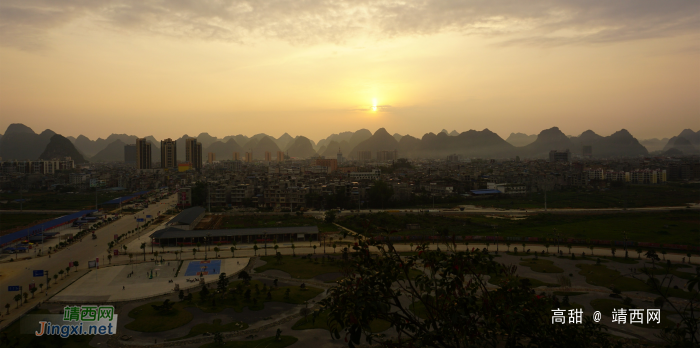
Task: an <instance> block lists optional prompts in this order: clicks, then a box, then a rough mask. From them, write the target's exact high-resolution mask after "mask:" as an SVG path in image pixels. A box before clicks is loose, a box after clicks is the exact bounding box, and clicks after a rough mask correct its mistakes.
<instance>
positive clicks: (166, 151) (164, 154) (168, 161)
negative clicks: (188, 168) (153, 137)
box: [160, 138, 177, 168]
mask: <svg viewBox="0 0 700 348" xmlns="http://www.w3.org/2000/svg"><path fill="white" fill-rule="evenodd" d="M160 167H161V168H177V144H176V143H175V141H174V140H172V139H170V138H168V139H165V140H161V141H160Z"/></svg>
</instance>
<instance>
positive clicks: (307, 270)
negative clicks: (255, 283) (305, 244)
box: [255, 255, 342, 279]
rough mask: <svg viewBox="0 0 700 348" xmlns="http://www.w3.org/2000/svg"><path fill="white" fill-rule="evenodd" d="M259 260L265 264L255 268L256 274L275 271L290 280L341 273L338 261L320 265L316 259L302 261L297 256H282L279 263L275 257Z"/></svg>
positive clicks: (264, 257)
mask: <svg viewBox="0 0 700 348" xmlns="http://www.w3.org/2000/svg"><path fill="white" fill-rule="evenodd" d="M260 259H262V260H263V261H265V262H267V263H266V264H265V265H263V266H260V267H256V268H255V271H256V272H258V273H260V272H264V271H267V270H270V269H276V270H280V271H283V272H287V273H289V275H290V276H291V277H292V278H297V279H311V278H313V277H316V276H319V275H321V274H326V273H337V272H342V271H341V268H340V265H339V261H326V262H324V263H321V262H319V261H317V260H316V259H308V258H306V259H302V258H301V257H299V256H297V257H293V256H289V255H284V256H282V259H281V261H280V262H277V259H276V258H275V256H261V257H260Z"/></svg>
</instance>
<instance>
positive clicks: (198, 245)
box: [197, 243, 202, 251]
mask: <svg viewBox="0 0 700 348" xmlns="http://www.w3.org/2000/svg"><path fill="white" fill-rule="evenodd" d="M201 246H202V243H197V251H199V247H201Z"/></svg>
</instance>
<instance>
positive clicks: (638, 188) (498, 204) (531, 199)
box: [466, 183, 700, 209]
mask: <svg viewBox="0 0 700 348" xmlns="http://www.w3.org/2000/svg"><path fill="white" fill-rule="evenodd" d="M698 197H700V185H698V184H676V183H668V184H666V185H629V186H628V187H627V188H626V189H624V188H622V187H614V188H610V189H608V190H606V191H583V190H581V191H575V190H572V191H552V192H547V207H548V208H551V209H566V208H618V207H619V208H622V207H624V206H625V201H626V202H627V207H628V208H642V207H664V206H669V207H673V206H681V207H682V206H685V205H686V204H687V203H697V202H698ZM466 204H474V205H479V206H484V207H494V208H503V209H533V208H544V193H528V194H527V196H525V197H503V198H501V197H494V198H491V199H482V200H475V201H472V203H466Z"/></svg>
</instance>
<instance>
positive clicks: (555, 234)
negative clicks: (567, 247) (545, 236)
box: [554, 228, 559, 254]
mask: <svg viewBox="0 0 700 348" xmlns="http://www.w3.org/2000/svg"><path fill="white" fill-rule="evenodd" d="M554 236H555V237H556V238H557V254H559V232H557V229H556V228H555V229H554Z"/></svg>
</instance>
